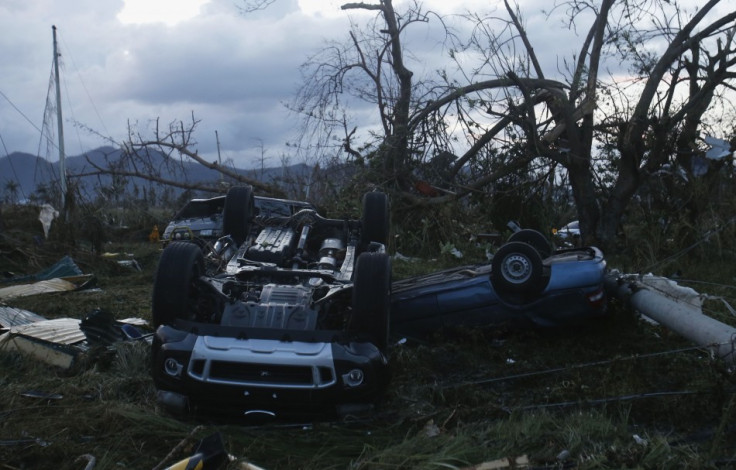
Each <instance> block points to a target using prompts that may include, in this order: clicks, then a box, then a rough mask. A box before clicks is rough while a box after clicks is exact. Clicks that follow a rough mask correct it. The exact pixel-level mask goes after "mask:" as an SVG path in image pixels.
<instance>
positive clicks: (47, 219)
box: [38, 204, 59, 238]
mask: <svg viewBox="0 0 736 470" xmlns="http://www.w3.org/2000/svg"><path fill="white" fill-rule="evenodd" d="M57 217H59V211H57V210H56V209H54V208H53V207H52V206H51V205H50V204H44V205H42V206H41V213H40V214H39V215H38V220H39V221H40V222H41V225H42V226H43V236H44V238H49V229H50V228H51V222H53V221H54V219H55V218H57Z"/></svg>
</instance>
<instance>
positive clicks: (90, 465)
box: [74, 454, 97, 470]
mask: <svg viewBox="0 0 736 470" xmlns="http://www.w3.org/2000/svg"><path fill="white" fill-rule="evenodd" d="M82 460H86V461H87V465H86V466H85V467H84V470H92V469H93V468H95V465H96V464H97V459H96V458H95V456H94V455H92V454H84V455H80V456H79V457H77V458H76V460H74V461H75V462H81V461H82Z"/></svg>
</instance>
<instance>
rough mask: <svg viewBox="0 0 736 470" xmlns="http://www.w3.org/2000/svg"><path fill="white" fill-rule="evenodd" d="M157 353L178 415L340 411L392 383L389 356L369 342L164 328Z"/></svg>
mask: <svg viewBox="0 0 736 470" xmlns="http://www.w3.org/2000/svg"><path fill="white" fill-rule="evenodd" d="M152 351H153V366H152V367H153V370H152V375H153V379H154V383H155V384H156V387H157V388H158V390H159V399H160V403H161V404H163V405H165V406H166V407H167V408H169V409H171V410H172V411H178V412H195V413H199V412H203V413H207V414H225V415H228V416H230V417H232V418H239V417H245V418H247V417H249V416H251V415H258V416H263V415H270V416H311V415H324V414H334V413H335V412H337V411H339V409H341V408H345V407H350V406H353V405H366V406H370V405H372V404H373V403H374V402H375V401H376V400H377V399H378V398H379V397H380V396H381V394H382V393H383V391H384V390H385V388H386V386H387V384H388V380H389V371H388V362H387V359H386V357H385V355H384V354H383V353H382V352H381V351H380V350H379V349H378V348H377V347H376V346H374V345H373V344H372V343H367V342H354V341H352V342H349V341H344V342H343V341H332V342H327V341H286V340H278V339H267V338H264V339H261V338H238V337H229V336H209V335H200V334H196V333H194V332H189V331H183V330H179V329H176V328H173V327H171V326H166V325H162V326H160V327H159V328H158V330H157V331H156V334H155V335H154V341H153V349H152Z"/></svg>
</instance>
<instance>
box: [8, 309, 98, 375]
mask: <svg viewBox="0 0 736 470" xmlns="http://www.w3.org/2000/svg"><path fill="white" fill-rule="evenodd" d="M79 324H80V320H77V319H74V318H57V319H54V320H42V321H37V322H33V323H28V324H26V325H20V326H16V327H13V328H11V329H10V331H8V332H7V333H5V334H3V335H2V336H0V347H1V348H7V350H11V351H19V352H22V353H26V354H29V355H31V356H34V357H36V358H37V359H39V360H41V361H43V362H45V363H47V364H51V365H54V366H57V367H61V368H62V369H69V368H71V367H72V366H73V365H74V363H75V359H76V358H77V356H78V355H79V354H80V353H81V352H83V351H84V350H85V349H86V348H84V346H83V344H84V341H85V336H84V333H83V332H82V331H81V330H80V329H79Z"/></svg>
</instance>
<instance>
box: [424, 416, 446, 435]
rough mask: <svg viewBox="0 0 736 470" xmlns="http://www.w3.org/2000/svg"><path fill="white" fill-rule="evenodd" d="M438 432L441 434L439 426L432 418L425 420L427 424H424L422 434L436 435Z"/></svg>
mask: <svg viewBox="0 0 736 470" xmlns="http://www.w3.org/2000/svg"><path fill="white" fill-rule="evenodd" d="M440 434H442V431H440V428H439V426H437V425H436V424H435V423H434V420H433V419H430V420H429V421H427V424H425V425H424V435H425V436H427V437H437V436H439V435H440Z"/></svg>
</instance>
